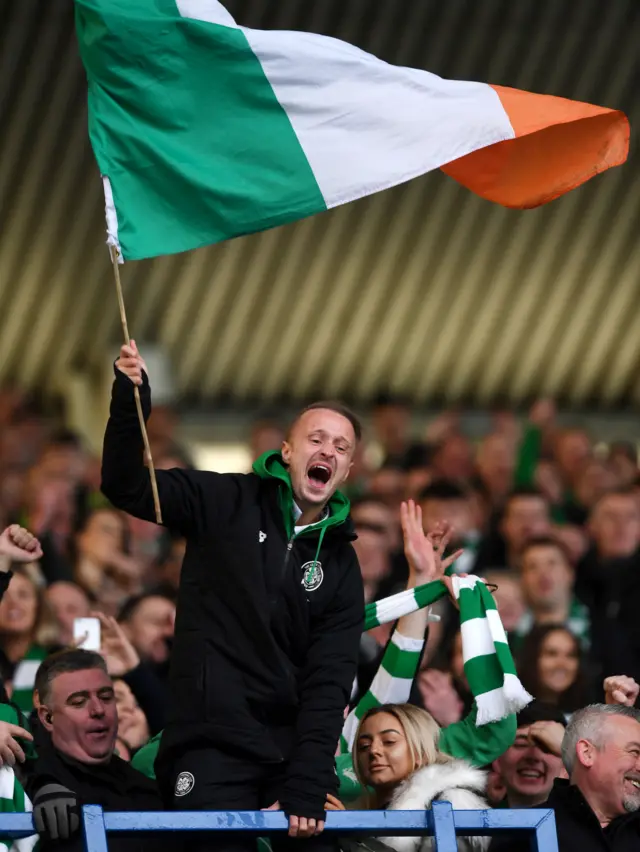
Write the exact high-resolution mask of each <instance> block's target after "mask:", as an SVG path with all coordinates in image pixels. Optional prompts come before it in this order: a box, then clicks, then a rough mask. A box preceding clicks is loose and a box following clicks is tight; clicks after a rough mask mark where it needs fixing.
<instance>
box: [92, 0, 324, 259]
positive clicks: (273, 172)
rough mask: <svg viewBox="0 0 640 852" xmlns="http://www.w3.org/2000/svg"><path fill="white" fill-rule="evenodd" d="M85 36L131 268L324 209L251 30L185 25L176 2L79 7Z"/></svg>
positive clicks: (99, 132)
mask: <svg viewBox="0 0 640 852" xmlns="http://www.w3.org/2000/svg"><path fill="white" fill-rule="evenodd" d="M76 27H77V32H78V41H79V45H80V53H81V56H82V61H83V63H84V66H85V69H86V71H87V77H88V81H89V133H90V136H91V142H92V144H93V148H94V151H95V155H96V159H97V161H98V166H99V168H100V171H101V173H102V174H103V175H105V176H107V177H108V178H109V180H110V182H111V188H112V191H113V197H114V202H115V207H116V211H117V213H118V219H119V221H118V225H119V228H118V239H119V242H120V245H121V247H122V253H123V256H124V257H125V259H132V260H133V259H140V258H144V257H151V256H154V255H158V254H168V253H173V252H181V251H187V250H189V249H193V248H197V247H199V246H204V245H210V244H213V243H216V242H220V241H222V240H226V239H230V238H231V237H236V236H239V235H241V234H246V233H251V232H253V231H257V230H262V229H265V228H269V227H273V226H275V225H279V224H283V223H285V222H290V221H294V220H296V219H300V218H303V217H305V216H310V215H313V214H314V213H317V212H319V211H321V210H325V209H326V204H325V202H324V198H323V196H322V193H321V192H320V189H319V187H318V183H317V181H316V179H315V176H314V174H313V172H312V170H311V167H310V165H309V162H308V160H307V158H306V156H305V154H304V151H303V150H302V147H301V146H300V143H299V142H298V138H297V136H296V134H295V132H294V130H293V128H292V126H291V123H290V121H289V118H288V116H287V114H286V113H285V111H284V110H283V108H282V107H281V105H280V103H279V102H278V100H277V98H276V96H275V94H274V92H273V89H272V87H271V84H270V83H269V81H268V80H267V78H266V76H265V75H264V73H263V70H262V67H261V65H260V62H259V61H258V59H257V58H256V57H255V55H254V54H253V52H252V50H251V48H250V46H249V43H248V41H247V39H246V36H245V35H244V33H243V32H242V30H240V29H235V28H233V27H225V26H220V25H217V24H211V23H208V22H202V21H194V20H191V19H187V18H183V17H181V16H180V14H179V12H178V9H177V6H176V4H175V2H174V0H133V1H132V0H109V2H108V3H106V2H105V0H76ZM176 163H180V164H181V168H180V169H177V168H176V167H175V165H176Z"/></svg>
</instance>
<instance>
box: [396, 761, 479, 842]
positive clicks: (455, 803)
mask: <svg viewBox="0 0 640 852" xmlns="http://www.w3.org/2000/svg"><path fill="white" fill-rule="evenodd" d="M486 784H487V774H486V772H483V771H482V770H481V769H476V767H475V766H471V764H469V763H466V761H464V760H452V761H450V762H448V763H434V764H432V765H431V766H425V767H423V768H422V769H418V770H417V771H416V772H414V773H413V775H412V776H411V777H410V778H408V779H407V781H405V782H404V784H402V786H400V787H399V788H398V790H397V791H396V793H395V795H394V796H393V798H392V800H391V802H390V804H389V810H394V811H422V810H426V809H428V808H430V807H431V803H432V802H433V801H434V799H437V800H439V801H443V802H451V805H452V807H453V809H454V810H461V811H474V810H482V809H484V808H487V807H488V805H487V801H486V799H485V798H484V793H485V788H486ZM490 840H491V838H489V837H466V838H462V837H461V838H459V840H458V849H459V850H481V851H482V852H484V850H486V849H488V847H489V843H490ZM383 842H384V843H386V844H387V846H389V847H391V849H394V850H396V852H427V850H431V849H433V848H434V842H433V838H431V837H386V838H384V840H383Z"/></svg>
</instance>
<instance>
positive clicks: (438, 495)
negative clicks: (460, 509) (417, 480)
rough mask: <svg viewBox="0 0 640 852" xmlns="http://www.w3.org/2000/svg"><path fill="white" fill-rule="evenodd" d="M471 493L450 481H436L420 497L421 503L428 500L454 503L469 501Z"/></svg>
mask: <svg viewBox="0 0 640 852" xmlns="http://www.w3.org/2000/svg"><path fill="white" fill-rule="evenodd" d="M468 497H469V492H468V491H467V490H466V489H464V488H463V487H462V486H461V485H458V483H457V482H453V481H452V480H450V479H436V480H435V481H434V482H432V483H430V484H429V485H427V486H426V487H425V488H423V489H422V491H421V492H420V494H419V496H418V501H419V502H420V503H426V502H427V500H443V501H450V502H453V501H454V500H467V499H468Z"/></svg>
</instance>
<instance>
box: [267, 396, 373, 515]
mask: <svg viewBox="0 0 640 852" xmlns="http://www.w3.org/2000/svg"><path fill="white" fill-rule="evenodd" d="M355 448H356V436H355V432H354V429H353V426H352V425H351V423H350V421H349V420H348V419H347V418H346V417H344V416H343V415H342V414H338V412H336V411H330V410H329V409H326V408H318V409H312V410H311V411H306V412H305V413H304V414H302V415H301V416H300V417H299V418H298V419H297V420H296V422H295V423H294V424H293V426H292V427H291V432H290V434H289V437H288V439H287V440H286V441H285V442H284V443H283V445H282V458H283V459H284V462H285V464H287V465H288V466H289V474H290V476H291V484H292V486H293V493H294V495H295V499H296V502H297V504H298V506H299V507H300V508H301V509H302V510H303V511H307V510H309V509H312V508H316V507H317V508H318V509H320V508H321V507H322V506H324V505H326V503H327V502H328V501H329V499H330V497H331V496H332V495H333V494H334V492H335V491H336V490H337V489H338V488H340V486H341V485H342V484H343V483H344V482H346V480H347V477H348V476H349V471H350V469H351V462H352V459H353V454H354V452H355Z"/></svg>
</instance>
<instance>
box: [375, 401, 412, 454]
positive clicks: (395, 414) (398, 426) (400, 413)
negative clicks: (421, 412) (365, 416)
mask: <svg viewBox="0 0 640 852" xmlns="http://www.w3.org/2000/svg"><path fill="white" fill-rule="evenodd" d="M410 420H411V412H410V411H409V409H408V408H407V406H406V405H402V404H400V403H398V404H389V405H379V406H377V407H376V408H375V410H374V412H373V431H374V433H375V436H376V439H377V440H378V441H379V442H380V443H381V444H382V446H383V447H384V449H385V451H386V452H387V453H388V454H390V455H392V454H394V453H400V452H402V451H403V450H404V448H405V444H406V441H407V434H408V431H409V423H410Z"/></svg>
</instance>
